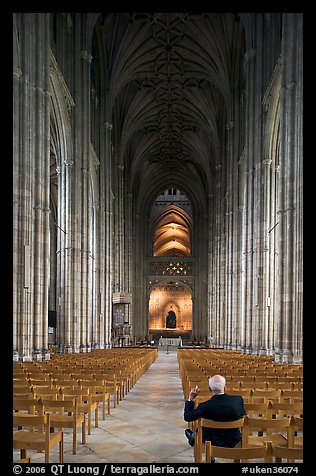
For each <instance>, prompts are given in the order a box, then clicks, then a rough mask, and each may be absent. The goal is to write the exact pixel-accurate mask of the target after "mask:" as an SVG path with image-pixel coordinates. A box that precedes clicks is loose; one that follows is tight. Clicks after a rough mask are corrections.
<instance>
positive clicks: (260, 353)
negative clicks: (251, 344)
mask: <svg viewBox="0 0 316 476" xmlns="http://www.w3.org/2000/svg"><path fill="white" fill-rule="evenodd" d="M259 355H269V354H268V349H267V348H266V347H260V350H259Z"/></svg>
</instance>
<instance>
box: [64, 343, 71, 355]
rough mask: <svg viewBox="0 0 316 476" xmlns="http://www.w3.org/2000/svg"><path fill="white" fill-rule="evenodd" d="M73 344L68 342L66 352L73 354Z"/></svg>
mask: <svg viewBox="0 0 316 476" xmlns="http://www.w3.org/2000/svg"><path fill="white" fill-rule="evenodd" d="M72 352H73V351H72V346H71V345H70V344H66V345H65V347H64V354H72Z"/></svg>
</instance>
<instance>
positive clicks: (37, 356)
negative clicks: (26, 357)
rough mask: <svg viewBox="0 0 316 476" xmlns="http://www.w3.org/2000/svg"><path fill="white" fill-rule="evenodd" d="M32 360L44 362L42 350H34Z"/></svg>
mask: <svg viewBox="0 0 316 476" xmlns="http://www.w3.org/2000/svg"><path fill="white" fill-rule="evenodd" d="M32 360H34V362H42V360H43V356H42V352H41V351H40V350H34V351H33V356H32Z"/></svg>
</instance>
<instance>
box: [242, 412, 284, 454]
mask: <svg viewBox="0 0 316 476" xmlns="http://www.w3.org/2000/svg"><path fill="white" fill-rule="evenodd" d="M290 423H291V419H290V418H277V419H274V418H260V417H259V418H251V417H249V416H248V415H246V416H245V418H244V426H243V431H242V447H243V448H248V447H251V446H262V445H265V444H266V442H267V441H272V443H273V444H274V445H279V446H288V439H289V434H290V433H289V432H290V430H289V428H290ZM253 433H255V435H254V434H253Z"/></svg>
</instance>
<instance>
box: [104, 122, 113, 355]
mask: <svg viewBox="0 0 316 476" xmlns="http://www.w3.org/2000/svg"><path fill="white" fill-rule="evenodd" d="M104 125H105V173H106V196H105V213H106V248H105V347H106V348H108V347H111V326H112V294H113V279H112V273H113V238H114V236H113V235H114V226H113V199H114V195H113V191H112V141H111V131H112V127H113V125H112V124H111V123H110V122H109V121H107V122H105V124H104Z"/></svg>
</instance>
